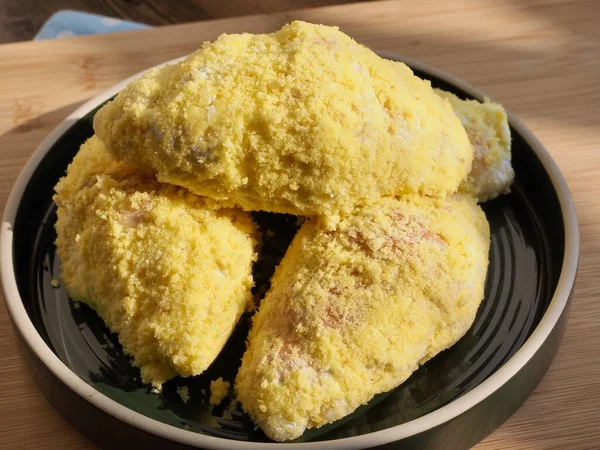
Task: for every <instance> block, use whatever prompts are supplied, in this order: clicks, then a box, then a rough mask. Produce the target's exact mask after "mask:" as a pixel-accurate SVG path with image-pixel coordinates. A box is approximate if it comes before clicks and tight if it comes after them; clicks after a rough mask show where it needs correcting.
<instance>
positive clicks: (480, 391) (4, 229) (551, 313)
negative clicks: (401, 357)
mask: <svg viewBox="0 0 600 450" xmlns="http://www.w3.org/2000/svg"><path fill="white" fill-rule="evenodd" d="M378 53H379V54H380V55H381V56H382V57H384V58H388V59H392V60H396V61H401V62H404V63H405V64H407V65H408V66H410V67H411V68H413V69H415V70H419V71H422V72H424V73H427V74H430V75H433V76H435V77H437V78H439V79H441V80H443V81H445V82H447V83H449V84H451V85H454V86H456V87H458V88H460V89H462V90H463V91H465V92H467V93H469V94H470V95H473V96H474V97H475V98H478V99H479V100H482V99H483V98H484V97H487V96H486V95H485V94H484V93H483V92H481V91H479V90H478V89H476V88H474V87H473V86H471V85H470V84H468V83H467V82H465V81H463V80H461V79H459V78H457V77H454V76H453V75H450V74H448V73H446V72H444V71H441V70H439V69H436V68H434V67H431V66H429V65H428V64H425V63H422V62H420V61H416V60H413V59H410V58H405V57H401V56H397V55H394V54H392V53H388V52H378ZM184 58H185V56H183V57H180V58H175V59H172V60H169V61H167V62H164V63H162V64H158V65H156V66H153V67H151V68H149V69H146V70H143V71H141V72H139V73H137V74H135V75H133V76H131V77H129V78H126V79H125V80H123V81H121V82H119V83H117V84H115V85H113V86H112V87H110V88H109V89H107V90H106V91H104V92H102V93H100V94H98V95H96V96H95V97H93V98H92V99H90V100H88V101H86V102H85V103H84V104H83V105H81V106H80V107H79V108H77V109H76V110H75V111H74V112H73V113H71V114H70V115H69V116H68V117H67V118H66V119H64V120H63V121H62V122H61V123H60V124H59V125H58V126H57V127H56V128H54V130H53V131H52V132H51V133H50V134H49V135H48V136H47V137H46V138H45V139H44V140H43V141H42V142H41V143H40V144H39V145H38V147H37V148H36V150H35V151H34V152H33V154H32V155H31V156H30V157H29V159H28V160H27V162H26V164H25V166H24V167H23V169H22V170H21V172H20V173H19V176H18V177H17V180H16V181H15V184H14V185H13V187H12V189H11V192H10V195H9V197H8V200H7V203H6V206H5V209H4V214H3V217H2V224H1V227H0V280H1V282H2V292H3V294H4V301H5V303H6V306H7V310H8V313H9V314H10V316H11V319H12V321H13V324H14V326H15V328H16V330H17V331H18V332H19V333H20V334H21V336H22V338H23V339H24V341H25V343H26V344H27V346H28V347H29V348H30V349H31V351H33V353H34V354H35V355H36V356H37V357H38V358H39V359H40V361H41V362H42V363H43V364H44V365H45V366H46V367H47V368H48V369H49V370H50V371H51V372H52V373H53V374H54V375H55V376H56V377H57V378H58V379H59V380H60V381H61V382H62V383H63V384H64V385H65V386H67V387H68V388H69V389H71V390H72V391H73V392H74V393H75V394H77V395H78V396H80V397H81V398H83V399H85V400H86V401H87V402H89V403H90V404H92V405H93V406H95V407H97V408H99V409H100V410H102V411H104V412H105V413H107V414H109V415H111V416H113V417H115V418H117V419H119V420H121V421H123V422H125V423H127V424H129V425H131V426H133V427H135V428H138V429H141V430H144V431H146V432H148V433H151V434H153V435H156V436H160V437H163V438H166V439H168V440H171V441H173V442H178V443H181V444H185V445H189V446H192V447H201V448H210V449H226V448H236V449H240V450H250V449H251V450H255V449H262V448H265V447H268V448H271V449H282V448H284V447H285V448H286V449H295V448H302V449H328V450H346V449H358V448H365V447H372V446H378V445H384V444H388V443H391V442H395V441H398V440H401V439H405V438H407V437H410V436H414V435H417V434H419V433H422V432H425V431H427V430H429V429H432V428H435V427H437V426H439V425H442V424H444V423H447V422H449V421H451V420H452V419H454V418H455V417H458V416H459V415H461V414H462V413H464V412H465V411H467V410H469V409H471V408H473V407H474V406H476V405H477V404H478V403H481V402H482V401H483V400H484V399H486V398H487V397H489V396H490V395H491V394H493V393H494V392H495V391H497V390H498V389H500V388H501V387H502V386H503V385H504V384H506V383H507V382H508V381H509V380H510V379H511V378H512V377H513V376H515V375H516V374H517V373H518V372H519V371H520V370H521V369H522V368H523V367H524V366H525V365H526V364H527V362H528V361H529V360H530V359H531V358H532V357H533V355H534V354H535V353H536V351H537V350H538V349H539V348H541V347H542V345H543V343H544V342H545V341H546V339H547V338H548V336H549V335H550V333H551V332H552V330H553V329H554V327H555V325H556V324H557V322H558V321H559V319H560V317H561V315H562V313H563V312H564V310H565V308H566V305H567V304H568V299H569V296H570V294H571V290H572V287H573V286H574V283H575V276H576V272H577V265H578V260H579V228H578V223H577V216H576V212H575V205H574V202H573V198H572V196H571V193H570V191H569V188H568V186H567V183H566V181H565V179H564V177H563V175H562V174H561V172H560V170H559V168H558V166H557V165H556V163H555V162H554V160H553V159H552V157H551V156H550V154H549V153H548V151H547V150H546V148H545V147H544V146H543V145H542V143H541V142H540V141H539V140H538V139H537V138H536V137H535V136H534V134H533V133H532V132H531V131H530V130H529V129H528V128H527V127H526V126H525V125H524V124H523V123H522V122H521V121H520V120H519V119H518V118H516V117H515V116H514V115H513V114H511V113H510V112H509V111H507V113H508V118H509V123H510V124H511V125H512V126H513V128H515V129H516V130H517V131H518V132H519V134H520V135H521V136H522V137H523V139H524V140H525V141H526V142H527V144H528V145H529V146H530V147H531V148H532V149H533V151H534V152H535V154H536V156H537V157H538V158H539V159H540V162H541V163H542V165H543V167H544V169H545V171H546V173H547V174H548V176H549V178H550V181H551V183H552V185H553V188H554V190H555V192H556V194H557V197H558V201H559V205H560V209H561V213H562V217H563V226H564V234H565V236H564V239H565V250H564V256H563V261H562V268H561V272H560V276H559V279H558V283H557V285H556V288H555V290H554V293H553V296H552V299H551V301H550V303H549V305H548V308H547V310H546V312H545V313H544V315H543V316H542V318H541V319H540V322H539V323H538V325H537V326H536V328H535V329H534V331H533V333H532V334H531V335H530V336H529V337H528V338H527V340H526V341H525V342H524V343H523V345H522V346H521V348H520V349H519V350H518V351H517V352H516V353H515V354H514V355H513V356H512V357H511V358H510V359H509V360H508V361H506V363H505V364H504V365H503V366H502V367H500V368H499V369H498V370H497V371H496V372H495V373H494V374H492V375H491V376H490V377H488V378H486V379H485V380H484V381H482V382H481V384H479V385H478V386H476V387H475V388H474V389H472V390H471V391H469V392H468V393H466V394H464V395H463V396H461V397H459V398H458V399H456V400H453V401H452V402H450V403H449V404H447V405H445V406H443V407H441V408H439V409H436V410H435V411H432V412H430V413H428V414H425V415H424V416H421V417H418V418H417V419H414V420H411V421H409V422H405V423H403V424H400V425H395V426H393V427H390V428H386V429H384V430H379V431H375V432H371V433H366V434H363V435H360V436H353V437H347V438H341V439H336V440H331V441H315V442H302V443H265V442H244V441H235V440H231V439H224V438H219V437H215V436H209V435H204V434H200V433H196V432H193V431H188V430H184V429H181V428H178V427H176V426H173V425H168V424H165V423H163V422H160V421H158V420H156V419H152V418H150V417H147V416H145V415H143V414H141V413H138V412H135V411H133V410H131V409H129V408H127V407H125V406H123V405H121V404H120V403H118V402H116V401H115V400H112V399H111V398H109V397H107V396H105V395H104V394H102V393H100V392H99V391H97V390H96V389H94V388H93V387H92V386H90V385H88V384H87V383H86V382H85V381H83V380H82V379H81V378H79V376H78V375H77V374H76V373H75V372H73V371H71V370H70V369H69V368H68V367H67V366H66V365H65V364H64V363H63V362H62V361H61V360H60V359H59V358H58V356H56V355H55V354H54V352H52V350H51V349H50V348H49V347H48V345H47V344H46V343H45V342H44V340H43V339H42V337H41V336H40V335H39V333H38V332H37V330H36V329H35V326H34V325H33V322H32V321H31V320H30V318H29V316H28V314H27V312H26V310H25V306H24V303H23V301H22V299H21V296H20V295H19V291H18V288H17V283H16V277H15V272H14V267H13V224H14V221H15V218H16V214H17V210H18V207H19V204H20V201H21V199H22V196H23V193H24V191H25V188H26V187H27V185H28V183H29V180H30V178H31V176H32V175H33V173H34V171H35V169H36V168H37V167H38V165H39V163H40V161H41V160H42V158H43V157H44V156H45V155H46V154H47V153H48V151H49V150H50V149H51V148H52V146H53V145H54V144H55V143H56V141H58V139H59V138H60V137H61V136H62V135H63V134H64V133H65V132H66V131H67V130H68V129H69V128H71V126H72V125H74V124H75V123H76V122H77V121H78V120H81V119H82V118H83V117H84V116H85V115H86V114H88V113H89V112H90V111H91V110H93V109H94V108H96V107H97V106H99V105H100V104H101V103H103V102H105V101H106V100H108V99H110V98H111V97H112V96H114V95H115V94H116V93H118V92H119V91H120V90H122V89H123V87H125V86H126V85H127V84H128V83H129V82H131V81H133V80H135V79H137V78H139V77H141V76H142V75H144V74H145V73H146V72H148V71H150V70H153V69H156V68H159V67H162V66H165V65H168V64H174V63H177V62H178V61H180V60H182V59H184Z"/></svg>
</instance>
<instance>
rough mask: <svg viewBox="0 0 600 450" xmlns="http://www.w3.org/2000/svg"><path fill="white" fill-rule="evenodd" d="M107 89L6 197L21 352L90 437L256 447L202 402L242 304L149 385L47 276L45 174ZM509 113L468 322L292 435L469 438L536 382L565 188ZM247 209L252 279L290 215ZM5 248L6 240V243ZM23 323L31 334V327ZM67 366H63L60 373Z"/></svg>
mask: <svg viewBox="0 0 600 450" xmlns="http://www.w3.org/2000/svg"><path fill="white" fill-rule="evenodd" d="M410 65H412V66H413V67H415V66H416V67H415V71H416V73H417V74H418V75H419V76H421V77H423V78H428V79H430V80H431V81H432V83H433V84H434V85H435V86H439V87H442V88H444V89H447V90H450V91H453V92H455V93H457V94H459V95H460V96H463V97H464V96H476V97H480V95H478V93H476V92H475V91H474V90H473V89H471V88H469V87H467V86H465V85H464V84H463V83H461V82H460V81H457V80H452V79H451V77H449V76H447V75H444V74H441V73H439V72H436V71H433V70H432V69H426V68H422V67H421V66H419V65H418V64H416V63H410ZM418 67H421V70H417V69H418ZM118 89H119V87H116V88H115V89H113V90H111V91H109V92H107V93H106V94H105V95H103V96H101V97H100V98H98V99H96V100H92V102H90V103H89V104H88V105H86V106H84V107H83V108H82V109H80V110H79V114H76V116H77V118H76V119H75V120H70V121H69V122H67V123H65V124H63V125H62V128H61V129H60V130H58V131H57V132H55V133H54V135H53V136H51V137H50V138H49V140H47V141H46V142H45V143H44V144H42V146H41V148H40V149H38V151H37V152H36V154H35V155H34V156H33V157H32V160H31V161H30V162H29V163H28V166H27V167H26V169H25V170H24V174H22V176H21V177H20V179H19V181H18V182H17V185H16V186H15V189H14V190H13V194H12V196H11V200H10V202H9V206H8V207H7V211H6V214H5V219H4V223H3V230H2V253H3V255H2V257H3V260H2V263H3V264H2V278H3V287H4V291H5V298H6V300H7V304H8V305H9V310H10V312H11V316H12V318H13V321H14V323H15V325H16V327H15V328H16V330H17V335H19V336H20V337H21V340H22V342H23V344H24V348H25V350H26V351H27V355H28V357H27V361H28V362H29V363H30V367H31V368H32V371H33V373H34V376H35V377H36V380H37V381H38V382H39V383H40V385H41V387H42V390H43V392H44V393H45V394H46V396H47V397H48V398H49V399H50V400H51V401H52V403H53V404H55V406H57V408H58V409H59V410H60V411H61V412H62V413H63V414H64V415H65V416H66V417H67V418H69V420H71V422H72V423H74V424H75V425H76V426H77V427H78V428H80V429H82V430H83V431H84V432H85V433H86V434H87V435H88V436H89V437H90V438H92V439H93V440H95V441H96V442H98V443H100V444H101V445H105V446H107V447H109V446H112V445H115V444H123V443H124V442H126V441H128V440H129V439H132V436H135V439H136V440H137V441H138V442H139V443H140V445H141V444H144V445H146V446H154V445H157V444H160V445H163V446H168V444H169V443H173V445H175V444H174V442H180V443H185V444H188V445H194V446H199V447H206V448H209V447H210V448H245V447H246V445H242V444H241V443H240V442H242V441H251V442H259V443H263V444H261V445H259V446H258V447H256V446H251V447H253V448H263V447H265V443H267V442H270V441H269V439H268V438H267V437H266V436H265V435H264V434H263V433H262V432H261V431H260V430H257V429H256V428H255V427H254V425H253V423H252V422H251V421H250V420H249V419H248V418H247V417H246V416H245V415H244V414H243V413H242V410H241V408H240V406H239V404H238V403H237V402H236V401H235V399H234V398H231V397H229V398H227V399H226V400H225V401H224V402H223V404H221V405H220V406H219V407H216V408H212V407H211V405H210V404H209V402H208V398H209V396H210V392H209V384H210V380H212V379H216V378H217V377H219V376H222V377H223V378H224V379H226V380H229V381H233V380H234V377H235V374H236V372H237V369H238V366H239V363H240V358H241V356H242V354H243V351H244V348H245V345H244V340H245V337H246V334H247V331H248V320H247V318H244V319H243V320H242V321H241V322H240V324H239V326H238V327H237V328H236V330H235V332H234V334H233V335H232V337H231V339H230V340H229V342H228V343H227V345H226V347H225V349H224V350H223V351H222V352H221V354H220V355H219V357H218V358H217V360H216V361H215V362H214V363H213V365H212V366H211V367H210V368H209V370H207V371H206V373H205V374H203V375H201V376H198V377H193V378H189V379H182V378H176V379H174V380H171V381H169V382H168V383H166V384H165V386H164V390H163V392H162V393H161V394H160V395H155V394H152V393H151V392H150V390H149V388H148V387H147V386H145V385H143V384H142V383H141V381H140V378H139V371H138V370H137V369H135V368H133V367H132V366H131V365H130V364H129V359H128V358H127V357H126V356H125V355H124V354H123V352H122V349H121V347H120V345H119V343H118V339H117V337H116V336H115V335H114V334H111V333H110V332H109V330H108V329H107V328H106V327H105V326H104V323H103V322H102V320H101V319H100V318H99V317H98V316H97V315H96V314H95V313H94V311H93V310H91V309H90V308H89V307H87V306H86V305H85V304H80V303H75V302H73V301H71V300H70V299H69V297H68V295H67V293H66V291H65V289H64V288H63V287H62V286H59V287H58V288H55V287H54V286H52V283H51V281H52V280H53V279H60V261H59V260H58V258H57V256H56V255H55V247H54V239H55V237H56V235H55V232H54V228H53V225H54V222H55V205H54V204H53V202H52V194H53V187H54V185H55V184H56V182H57V181H58V178H59V177H60V176H62V175H63V174H64V173H65V169H66V167H67V165H68V164H69V162H70V161H71V160H72V158H73V156H74V155H75V154H76V152H77V150H78V148H79V146H80V145H81V143H82V142H83V141H84V140H85V139H87V138H88V137H90V136H91V135H92V133H93V130H92V119H93V115H94V113H95V111H96V109H97V107H98V106H99V105H101V104H102V103H103V102H104V101H106V99H108V98H110V96H111V95H114V93H115V92H117V90H118ZM511 127H512V130H511V131H512V134H513V164H514V167H515V171H516V182H515V184H514V186H513V188H512V193H511V194H509V195H506V196H503V197H501V198H499V199H496V200H494V201H492V202H489V203H486V204H484V205H483V208H484V210H485V213H486V215H487V218H488V220H489V222H490V225H491V230H492V246H491V255H490V256H491V258H490V260H491V264H490V267H489V270H488V275H487V281H486V287H485V300H484V302H483V304H482V305H481V307H480V309H479V312H478V315H477V318H476V320H475V323H474V325H473V327H472V328H471V329H470V331H469V332H468V333H467V334H466V336H464V337H463V338H462V339H461V340H460V341H459V342H458V343H457V344H456V345H454V346H453V347H452V348H450V349H449V350H446V351H444V352H443V353H441V354H439V355H438V356H436V357H435V358H433V359H432V360H431V361H429V362H428V363H426V364H425V365H424V366H422V367H421V368H420V369H419V370H417V371H416V372H415V373H414V374H413V375H412V376H411V377H410V378H409V379H408V380H407V381H406V382H405V383H403V384H402V385H401V386H400V387H398V388H397V389H395V390H393V391H391V392H389V393H386V394H381V395H379V396H377V397H376V398H374V399H373V400H372V401H371V402H370V403H369V404H367V405H365V406H363V407H361V408H359V410H357V411H356V412H355V413H353V414H352V415H351V416H349V417H346V418H345V419H342V420H340V421H338V422H336V423H334V424H331V425H328V426H325V427H323V428H321V429H318V430H311V431H308V432H307V433H305V435H304V436H302V437H301V438H300V439H298V440H297V441H295V442H303V443H309V442H312V443H315V444H314V445H312V447H313V448H326V446H330V447H331V448H359V447H367V446H373V445H381V444H388V443H390V445H400V442H402V443H404V444H405V445H406V448H436V449H438V448H452V449H454V448H467V447H470V446H471V445H473V444H474V443H476V442H478V441H479V440H480V439H482V438H483V437H485V436H486V435H487V434H489V433H490V432H491V431H492V430H493V429H494V428H496V427H497V426H499V425H500V424H501V423H502V422H503V421H504V420H506V418H508V417H509V416H510V414H512V413H513V412H514V411H515V410H516V408H518V407H519V406H520V405H521V404H522V402H523V401H525V399H526V398H527V396H528V395H529V394H530V393H531V391H532V390H533V389H534V387H535V386H536V385H537V383H538V382H539V380H540V379H541V377H542V376H543V374H544V373H545V371H546V369H547V367H548V366H549V364H550V361H551V359H552V357H553V356H554V354H555V352H556V349H557V347H558V344H559V341H560V338H561V337H562V334H563V330H564V323H565V317H566V314H565V311H566V307H567V305H568V297H569V295H570V292H571V290H572V287H573V280H574V274H575V268H576V261H577V251H578V249H577V227H576V220H575V216H574V212H573V207H572V202H571V199H570V196H569V193H568V191H567V189H566V186H565V184H564V181H563V180H562V178H561V177H560V174H559V172H558V170H557V169H556V167H555V166H554V164H553V163H552V161H551V159H550V158H549V156H548V155H547V153H546V152H545V150H544V149H543V148H542V147H541V145H540V144H539V142H537V141H536V140H535V138H533V136H531V134H530V133H529V132H528V131H527V130H526V129H525V128H524V127H523V126H522V125H520V124H519V123H518V122H516V121H515V120H514V119H511ZM255 219H256V220H257V222H258V223H259V225H260V226H261V227H269V228H271V229H276V230H277V231H278V232H277V234H276V236H275V238H273V239H271V240H269V241H267V243H266V246H265V255H264V257H263V259H262V263H261V264H260V265H257V266H256V267H255V278H256V279H257V288H256V289H257V290H260V288H261V287H263V286H266V285H267V284H268V279H269V277H270V275H271V273H272V271H273V268H274V266H275V265H276V264H277V262H278V261H279V259H280V258H281V256H283V253H284V252H285V249H286V247H287V245H288V243H289V241H290V240H291V238H292V237H293V236H294V233H295V231H296V225H295V223H296V218H295V217H292V216H285V215H276V214H269V213H258V214H255ZM5 225H6V227H5ZM6 252H10V254H9V255H8V256H5V255H4V253H6ZM5 259H6V260H9V261H10V264H7V263H6V261H5ZM559 283H561V284H560V289H557V287H559ZM15 288H16V289H15ZM263 291H264V289H263ZM21 310H22V311H21ZM23 312H25V314H22V313H23ZM549 315H552V317H551V319H548V317H547V316H549ZM544 321H545V322H544ZM23 327H25V329H24V328H23ZM32 327H33V328H32ZM544 327H545V328H544ZM32 330H35V333H37V336H35V337H32V336H30V335H31V333H32ZM534 331H535V334H534ZM40 337H41V340H40V339H39V338H40ZM56 358H58V359H56ZM48 359H51V360H52V363H51V364H50V363H48V361H47V360H48ZM61 363H62V364H61ZM65 369H68V371H65ZM66 372H69V373H70V376H71V378H70V379H69V380H68V382H66V381H65V377H67V375H65V373H66ZM73 373H74V374H76V375H77V377H78V378H74V377H72V374H73ZM83 385H87V386H83ZM180 386H187V387H188V389H189V393H190V400H189V402H187V403H184V402H183V401H182V399H181V398H180V396H179V395H178V394H177V388H178V387H180ZM90 387H91V388H92V389H90ZM88 393H91V394H89V395H88ZM98 393H100V394H103V395H98ZM86 396H87V397H86ZM86 398H88V399H89V401H88V400H86ZM106 398H108V399H111V400H113V401H114V402H110V401H109V400H107V399H106ZM119 405H121V406H119ZM132 411H133V412H136V413H139V415H138V414H134V413H132ZM147 418H149V419H153V420H151V421H149V420H147ZM164 424H168V425H171V426H172V427H165V426H164ZM142 430H145V431H142ZM182 430H185V431H186V432H182ZM205 436H212V437H216V438H219V439H210V438H208V439H207V438H206V437H205ZM342 438H350V439H344V440H343V441H341V440H340V439H342ZM323 441H329V442H328V443H325V442H323ZM395 441H396V443H395V444H391V443H392V442H395ZM271 445H275V444H271ZM282 445H286V446H290V445H292V444H289V443H288V444H282ZM303 447H307V445H306V444H304V445H303ZM308 447H311V446H308ZM178 448H181V446H179V447H178ZM395 448H397V447H395Z"/></svg>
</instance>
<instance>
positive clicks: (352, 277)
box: [236, 196, 490, 441]
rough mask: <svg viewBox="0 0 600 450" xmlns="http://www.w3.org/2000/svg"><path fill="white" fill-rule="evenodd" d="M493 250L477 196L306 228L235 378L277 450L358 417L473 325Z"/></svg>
mask: <svg viewBox="0 0 600 450" xmlns="http://www.w3.org/2000/svg"><path fill="white" fill-rule="evenodd" d="M489 244H490V234H489V226H488V223H487V221H486V218H485V215H484V213H483V211H482V210H481V209H480V208H479V206H477V204H476V201H475V199H474V198H472V197H470V196H452V197H448V198H446V199H431V198H426V197H417V196H406V197H404V198H403V199H401V200H393V199H384V200H382V201H381V202H379V203H377V204H372V205H368V206H362V207H360V208H359V209H358V210H356V211H354V212H353V213H351V214H348V215H342V216H341V217H340V220H339V222H338V223H337V224H336V225H335V228H332V225H331V224H330V223H328V222H326V221H324V220H322V219H316V218H313V219H310V220H308V221H307V222H306V223H305V224H304V225H303V226H302V228H301V229H300V231H299V232H298V234H297V235H296V237H295V238H294V240H293V242H292V244H291V246H290V248H289V249H288V251H287V253H286V255H285V257H284V258H283V260H282V262H281V263H280V265H279V266H278V267H277V270H276V272H275V275H274V276H273V279H272V284H271V289H270V290H269V291H268V293H267V294H266V296H265V298H264V300H263V302H262V303H261V305H260V308H259V311H258V313H257V314H256V315H255V316H254V320H253V326H252V329H251V331H250V334H249V338H248V348H247V350H246V353H245V354H244V356H243V359H242V365H241V368H240V369H239V372H238V375H237V378H236V393H237V396H238V399H239V400H240V401H241V403H242V405H243V407H244V410H245V411H246V412H247V413H248V414H249V415H250V417H252V419H253V420H254V421H255V422H256V423H257V424H258V425H259V426H260V427H261V428H262V429H263V430H264V431H265V433H266V434H267V435H268V436H269V437H271V438H272V439H275V440H277V441H284V440H290V439H294V438H297V437H298V436H300V435H301V434H302V433H303V432H304V431H305V430H306V429H307V428H313V427H320V426H322V425H324V424H326V423H330V422H333V421H335V420H337V419H340V418H342V417H344V416H346V415H347V414H350V413H351V412H352V411H354V410H355V409H356V408H357V407H358V406H360V405H362V404H364V403H366V402H368V401H369V400H370V399H371V398H372V397H373V396H374V395H375V394H377V393H380V392H385V391H389V390H390V389H393V388H394V387H396V386H398V385H399V384H400V383H402V382H403V381H404V380H406V379H407V378H408V377H409V376H410V374H411V373H412V372H413V371H414V370H416V369H417V367H418V366H419V365H420V364H423V363H424V362H425V361H427V360H428V359H430V358H432V357H433V356H434V355H436V354H437V353H439V352H440V351H442V350H444V349H446V348H448V347H450V346H451V345H452V344H454V343H455V342H456V341H457V340H458V339H459V338H461V337H462V336H463V335H464V333H465V332H466V331H467V330H468V329H469V327H470V326H471V324H472V322H473V320H474V318H475V314H476V311H477V308H478V306H479V304H480V302H481V300H482V299H483V288H484V281H485V276H486V269H487V265H488V251H489Z"/></svg>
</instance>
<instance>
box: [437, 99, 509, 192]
mask: <svg viewBox="0 0 600 450" xmlns="http://www.w3.org/2000/svg"><path fill="white" fill-rule="evenodd" d="M435 91H436V92H437V94H438V95H440V96H441V97H442V98H445V99H447V100H448V101H449V102H450V104H451V105H452V107H453V108H454V111H455V112H456V115H457V116H458V117H459V119H460V121H461V122H462V124H463V126H464V127H465V130H466V131H467V135H468V136H469V140H470V141H471V144H473V148H474V151H475V154H474V159H473V167H472V168H471V172H470V173H469V176H468V177H467V178H466V179H465V180H463V182H462V183H461V185H460V188H459V192H462V193H465V194H471V195H475V196H476V197H477V198H478V199H479V201H480V202H485V201H488V200H492V199H494V198H496V197H498V196H499V195H502V194H506V193H508V192H510V185H511V184H512V182H513V180H514V178H515V172H514V170H513V168H512V164H511V161H510V160H511V136H510V128H509V126H508V117H507V115H506V111H504V108H503V107H502V105H500V104H498V103H493V102H491V101H490V100H488V99H487V98H486V99H485V101H484V102H483V103H481V102H478V101H477V100H461V99H460V98H458V97H457V96H456V95H454V94H451V93H450V92H445V91H442V90H441V89H436V90H435Z"/></svg>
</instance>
